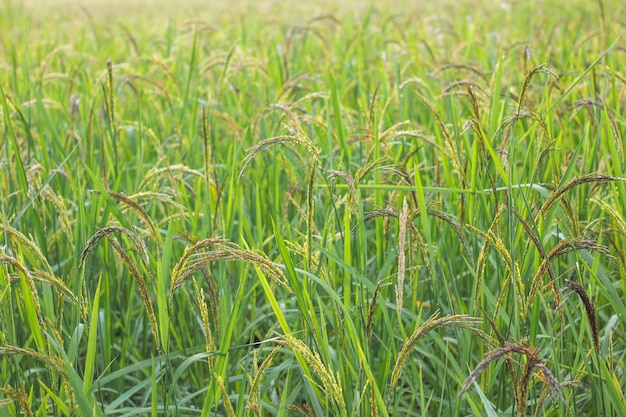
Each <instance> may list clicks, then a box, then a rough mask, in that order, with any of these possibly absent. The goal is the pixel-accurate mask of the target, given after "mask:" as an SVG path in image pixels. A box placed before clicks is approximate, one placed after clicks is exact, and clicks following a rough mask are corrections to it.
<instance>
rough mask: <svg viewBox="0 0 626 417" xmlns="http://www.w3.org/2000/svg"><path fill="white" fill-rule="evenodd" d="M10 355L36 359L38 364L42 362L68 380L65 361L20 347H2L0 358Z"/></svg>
mask: <svg viewBox="0 0 626 417" xmlns="http://www.w3.org/2000/svg"><path fill="white" fill-rule="evenodd" d="M10 355H24V356H26V357H28V358H31V359H34V360H36V361H37V362H41V363H42V364H44V365H47V366H48V367H50V368H51V369H52V370H54V372H56V373H58V374H59V375H61V376H63V377H64V378H67V372H66V371H65V365H64V364H63V361H62V360H61V359H60V358H58V357H51V356H47V355H45V354H42V353H39V352H37V351H36V350H34V349H30V348H21V347H18V346H11V345H4V346H0V356H10Z"/></svg>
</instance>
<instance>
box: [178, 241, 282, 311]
mask: <svg viewBox="0 0 626 417" xmlns="http://www.w3.org/2000/svg"><path fill="white" fill-rule="evenodd" d="M209 248H212V249H211V250H208V249H209ZM218 261H245V262H250V263H251V264H253V265H255V266H258V267H259V268H260V269H261V270H263V271H264V272H265V273H267V274H268V276H269V277H270V278H272V279H273V280H274V281H275V282H277V283H278V284H280V285H281V286H283V287H284V288H285V289H287V291H289V292H291V291H292V290H291V287H290V286H289V283H288V282H287V278H286V277H285V275H284V274H283V271H282V270H281V269H280V268H278V267H277V266H276V265H274V263H273V262H272V261H270V260H269V258H267V256H265V255H264V254H262V253H261V254H258V253H255V252H252V251H249V250H246V249H241V248H240V247H239V246H238V245H236V244H234V243H232V242H228V241H226V240H224V239H221V238H209V239H203V240H201V241H199V242H197V243H196V244H195V245H193V246H191V247H189V248H187V249H185V252H184V253H183V256H182V257H181V258H180V259H179V261H178V262H177V263H176V266H174V269H173V270H172V282H171V285H170V301H171V297H172V294H173V293H174V292H175V291H176V290H177V289H179V288H180V287H181V285H183V283H184V282H185V281H186V280H187V279H188V278H189V277H191V276H192V275H193V274H194V273H196V272H198V271H200V270H202V269H204V268H205V267H206V266H207V265H208V264H210V263H212V262H218Z"/></svg>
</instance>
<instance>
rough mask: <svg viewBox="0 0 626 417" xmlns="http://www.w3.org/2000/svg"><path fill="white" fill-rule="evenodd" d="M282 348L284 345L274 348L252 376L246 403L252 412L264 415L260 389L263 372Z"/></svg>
mask: <svg viewBox="0 0 626 417" xmlns="http://www.w3.org/2000/svg"><path fill="white" fill-rule="evenodd" d="M281 349H282V346H280V345H279V346H276V347H275V348H274V350H272V351H271V352H270V354H269V355H267V358H265V360H264V361H263V363H261V366H259V369H257V370H256V372H255V373H254V377H253V378H252V382H251V383H250V390H249V391H248V393H249V394H248V403H247V405H246V408H248V409H250V410H252V412H253V413H254V414H255V415H256V416H261V415H262V414H261V404H260V402H259V395H260V392H259V390H260V388H261V379H262V378H263V372H265V370H267V368H269V366H270V365H271V363H272V360H273V359H274V356H276V355H277V354H278V352H280V350H281Z"/></svg>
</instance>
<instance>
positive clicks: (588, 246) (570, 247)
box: [526, 238, 607, 309]
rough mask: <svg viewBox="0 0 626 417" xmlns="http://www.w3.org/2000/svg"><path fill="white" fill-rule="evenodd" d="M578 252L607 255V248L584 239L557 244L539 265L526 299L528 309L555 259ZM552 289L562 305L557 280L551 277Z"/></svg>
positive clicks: (572, 239) (562, 241)
mask: <svg viewBox="0 0 626 417" xmlns="http://www.w3.org/2000/svg"><path fill="white" fill-rule="evenodd" d="M578 250H590V251H595V252H599V253H601V254H606V253H607V248H606V247H604V246H601V245H598V244H597V242H596V241H595V240H590V239H583V238H571V239H562V240H560V241H559V243H557V244H556V246H555V247H554V248H552V250H550V251H549V252H548V257H547V259H544V260H543V261H542V262H541V264H540V265H539V268H538V269H537V272H536V273H535V276H534V277H533V279H532V282H531V286H530V292H529V293H528V297H527V298H526V301H527V305H526V308H527V309H530V308H531V306H532V303H533V301H534V298H535V295H536V293H537V291H538V290H539V287H540V286H541V282H542V281H543V276H544V274H545V273H546V271H548V270H549V265H550V262H552V261H553V260H554V259H555V258H557V257H559V256H561V255H564V254H567V253H571V252H575V251H578ZM550 288H551V289H552V293H553V295H554V300H555V303H556V304H557V305H558V304H560V303H561V295H560V292H559V289H558V286H557V283H556V279H555V278H554V277H552V276H551V277H550Z"/></svg>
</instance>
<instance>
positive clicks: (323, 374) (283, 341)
mask: <svg viewBox="0 0 626 417" xmlns="http://www.w3.org/2000/svg"><path fill="white" fill-rule="evenodd" d="M276 343H278V344H279V345H282V346H287V347H289V348H290V349H291V350H293V351H295V352H297V353H298V354H300V355H301V356H302V358H303V359H304V361H305V362H306V363H307V364H308V365H309V366H310V367H311V369H313V371H314V372H315V373H316V374H317V375H318V376H319V377H320V379H321V380H322V386H323V387H324V390H325V391H326V394H327V395H329V396H330V398H332V399H333V400H334V401H335V402H336V403H337V405H338V406H339V408H340V409H341V410H342V412H343V414H345V413H346V403H345V399H344V396H343V390H342V389H341V381H340V379H339V374H333V373H332V372H331V371H329V370H328V369H326V366H324V363H323V362H322V359H321V358H320V356H319V355H318V354H317V352H312V351H311V350H310V349H309V347H308V346H307V345H305V344H304V342H302V341H301V340H299V339H296V338H295V337H293V336H290V335H284V336H282V337H281V338H280V339H279V340H278V341H277V342H276Z"/></svg>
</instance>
